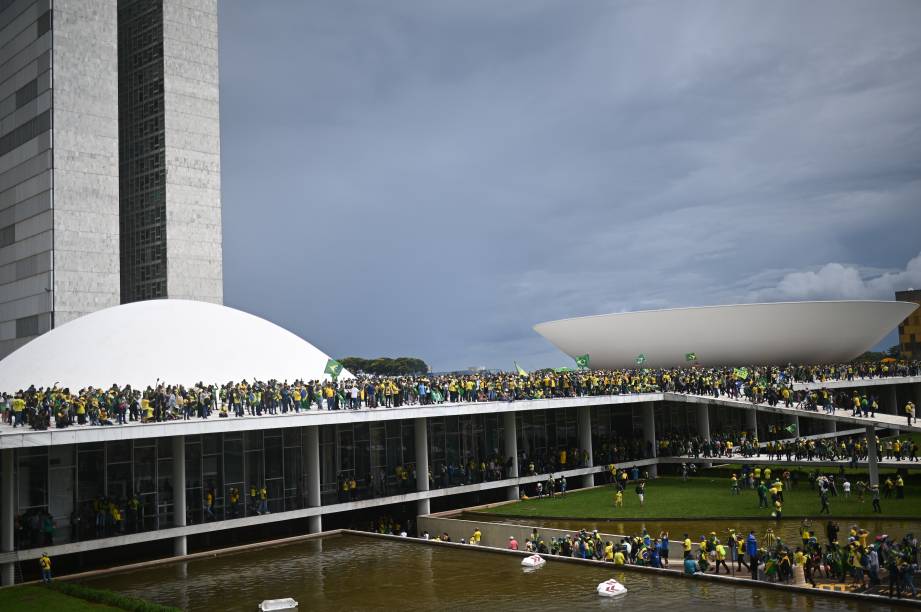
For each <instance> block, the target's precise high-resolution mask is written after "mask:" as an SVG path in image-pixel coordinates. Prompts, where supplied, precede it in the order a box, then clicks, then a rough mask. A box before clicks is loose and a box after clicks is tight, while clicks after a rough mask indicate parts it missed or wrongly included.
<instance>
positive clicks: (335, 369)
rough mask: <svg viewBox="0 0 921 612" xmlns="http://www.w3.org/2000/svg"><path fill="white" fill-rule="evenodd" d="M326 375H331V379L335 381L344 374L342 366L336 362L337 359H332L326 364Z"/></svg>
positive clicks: (324, 371)
mask: <svg viewBox="0 0 921 612" xmlns="http://www.w3.org/2000/svg"><path fill="white" fill-rule="evenodd" d="M323 373H324V374H329V377H330V378H332V379H333V380H336V379H337V378H339V374H341V373H342V364H341V363H339V362H338V361H336V360H335V359H332V358H330V360H329V361H327V362H326V369H325V370H323Z"/></svg>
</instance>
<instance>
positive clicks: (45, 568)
mask: <svg viewBox="0 0 921 612" xmlns="http://www.w3.org/2000/svg"><path fill="white" fill-rule="evenodd" d="M38 567H39V569H41V570H42V582H44V583H48V582H51V557H49V556H48V553H46V552H43V553H42V556H41V557H40V558H39V560H38Z"/></svg>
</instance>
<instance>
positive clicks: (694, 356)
mask: <svg viewBox="0 0 921 612" xmlns="http://www.w3.org/2000/svg"><path fill="white" fill-rule="evenodd" d="M684 360H685V361H697V353H685V354H684Z"/></svg>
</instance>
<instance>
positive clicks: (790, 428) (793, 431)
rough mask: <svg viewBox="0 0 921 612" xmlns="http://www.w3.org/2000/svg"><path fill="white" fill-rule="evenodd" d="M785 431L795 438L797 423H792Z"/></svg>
mask: <svg viewBox="0 0 921 612" xmlns="http://www.w3.org/2000/svg"><path fill="white" fill-rule="evenodd" d="M784 429H786V430H787V431H788V432H790V434H791V435H794V436H795V435H796V423H790V424H789V425H787V426H786V427H784Z"/></svg>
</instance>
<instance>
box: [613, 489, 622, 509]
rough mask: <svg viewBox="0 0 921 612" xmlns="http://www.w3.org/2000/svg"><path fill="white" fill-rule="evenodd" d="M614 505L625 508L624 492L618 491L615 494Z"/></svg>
mask: <svg viewBox="0 0 921 612" xmlns="http://www.w3.org/2000/svg"><path fill="white" fill-rule="evenodd" d="M614 507H615V508H623V507H624V492H623V491H618V492H617V493H615V494H614Z"/></svg>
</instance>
